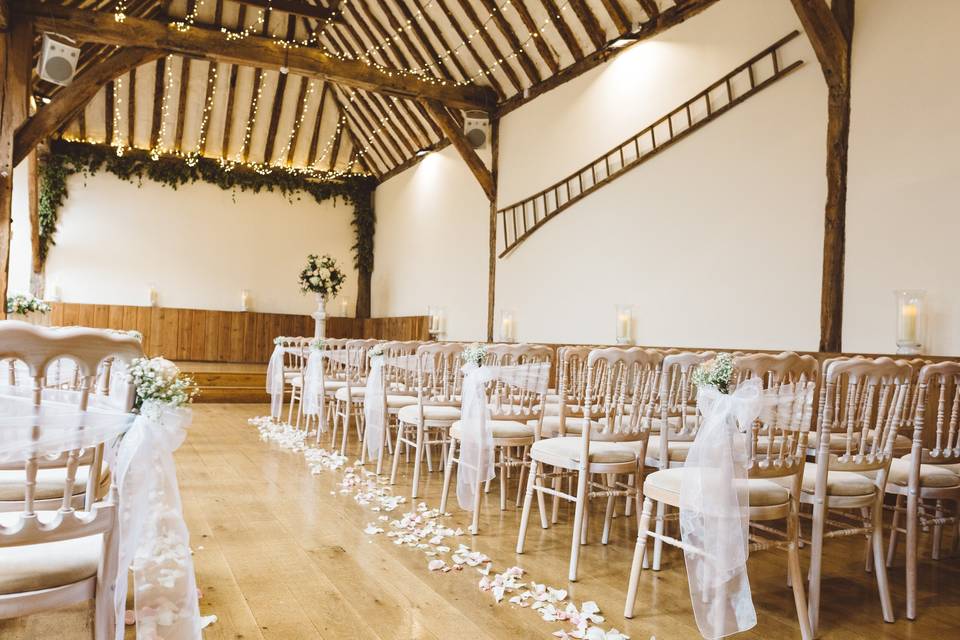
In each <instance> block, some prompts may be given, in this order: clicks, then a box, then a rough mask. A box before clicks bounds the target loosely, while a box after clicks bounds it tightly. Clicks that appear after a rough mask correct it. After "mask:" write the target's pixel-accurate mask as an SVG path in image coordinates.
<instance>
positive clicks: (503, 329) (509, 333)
mask: <svg viewBox="0 0 960 640" xmlns="http://www.w3.org/2000/svg"><path fill="white" fill-rule="evenodd" d="M516 341H517V323H516V321H515V320H514V317H513V311H506V310H504V311H501V312H500V342H516Z"/></svg>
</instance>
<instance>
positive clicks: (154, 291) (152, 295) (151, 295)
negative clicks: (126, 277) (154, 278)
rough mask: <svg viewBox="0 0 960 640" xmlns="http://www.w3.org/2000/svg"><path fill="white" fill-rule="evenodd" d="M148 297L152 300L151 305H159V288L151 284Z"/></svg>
mask: <svg viewBox="0 0 960 640" xmlns="http://www.w3.org/2000/svg"><path fill="white" fill-rule="evenodd" d="M147 299H148V301H149V302H150V306H151V307H155V306H157V301H158V296H157V288H156V287H155V286H153V285H150V289H149V290H148V292H147Z"/></svg>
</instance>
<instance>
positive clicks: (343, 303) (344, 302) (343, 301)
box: [340, 298, 347, 318]
mask: <svg viewBox="0 0 960 640" xmlns="http://www.w3.org/2000/svg"><path fill="white" fill-rule="evenodd" d="M340 315H341V316H342V317H344V318H346V317H347V299H346V298H341V299H340Z"/></svg>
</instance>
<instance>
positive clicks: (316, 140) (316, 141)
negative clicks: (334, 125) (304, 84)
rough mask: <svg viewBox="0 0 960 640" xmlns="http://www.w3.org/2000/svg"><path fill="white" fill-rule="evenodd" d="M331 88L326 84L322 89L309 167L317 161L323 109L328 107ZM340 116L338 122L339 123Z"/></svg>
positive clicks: (309, 150) (308, 162)
mask: <svg viewBox="0 0 960 640" xmlns="http://www.w3.org/2000/svg"><path fill="white" fill-rule="evenodd" d="M329 90H330V87H329V86H328V85H327V83H326V82H324V83H323V86H322V87H321V88H320V103H319V104H318V105H317V117H316V121H315V122H314V125H313V133H312V134H310V146H309V147H308V149H307V166H308V167H312V166H313V165H314V164H315V163H316V161H317V146H318V145H319V144H320V125H321V124H323V109H324V107H325V106H326V101H327V91H329ZM339 117H340V116H339V114H337V121H338V122H339Z"/></svg>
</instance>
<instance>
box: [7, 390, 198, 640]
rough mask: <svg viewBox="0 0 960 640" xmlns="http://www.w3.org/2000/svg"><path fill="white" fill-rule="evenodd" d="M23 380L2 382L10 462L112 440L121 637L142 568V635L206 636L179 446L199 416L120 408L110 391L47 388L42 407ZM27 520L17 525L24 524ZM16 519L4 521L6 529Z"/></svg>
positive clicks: (193, 639)
mask: <svg viewBox="0 0 960 640" xmlns="http://www.w3.org/2000/svg"><path fill="white" fill-rule="evenodd" d="M25 391H26V390H24V389H23V388H19V387H18V388H12V387H9V386H5V387H0V415H2V417H0V462H3V463H11V462H19V461H25V460H27V459H30V458H33V457H37V458H40V457H45V456H47V457H54V456H57V455H60V454H61V453H63V452H64V451H71V450H77V449H87V448H92V447H96V446H98V445H100V444H107V445H110V444H111V443H113V442H115V441H116V439H117V438H119V437H120V436H123V438H122V440H121V441H120V444H119V447H118V448H114V447H112V446H108V447H107V448H106V455H105V460H106V462H107V464H108V465H110V464H111V463H112V462H113V463H114V464H113V465H111V466H113V467H114V469H115V473H116V479H117V487H118V490H119V508H120V511H119V519H118V528H119V531H118V536H119V545H118V546H119V562H118V564H117V566H118V573H117V581H116V585H115V600H114V607H115V613H116V616H117V627H116V632H115V637H116V638H117V640H122V639H123V637H124V634H125V629H124V610H125V608H126V594H127V572H128V571H129V570H130V569H133V572H134V594H135V601H136V609H135V610H136V614H137V636H138V637H155V638H178V639H180V638H184V639H190V640H200V638H201V631H200V611H199V606H198V603H197V589H196V578H195V576H194V571H193V561H192V559H191V557H190V538H189V533H188V531H187V527H186V524H185V523H184V521H183V514H182V510H181V505H180V493H179V489H178V487H177V478H176V470H175V466H174V462H173V452H174V451H175V450H176V449H177V448H178V447H179V446H180V444H181V443H182V442H183V440H184V438H185V436H186V428H187V426H189V424H190V420H191V414H190V411H189V410H187V409H171V408H168V407H164V406H158V405H154V404H151V403H147V404H145V405H144V407H143V408H142V409H141V413H140V415H135V414H131V413H123V412H121V411H117V410H116V409H113V410H111V409H112V407H111V406H110V401H109V399H107V398H104V399H98V398H97V397H96V396H92V395H91V396H90V397H89V399H90V404H89V405H88V408H87V409H86V410H81V409H79V408H78V406H77V399H78V398H79V397H80V392H77V391H69V390H63V389H45V390H43V391H42V392H41V399H42V402H41V404H40V406H35V405H34V403H33V396H32V394H30V395H27V394H26V393H25ZM16 526H17V525H14V527H16ZM7 528H9V527H4V526H3V525H0V535H2V534H3V533H4V531H5V529H7Z"/></svg>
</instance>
